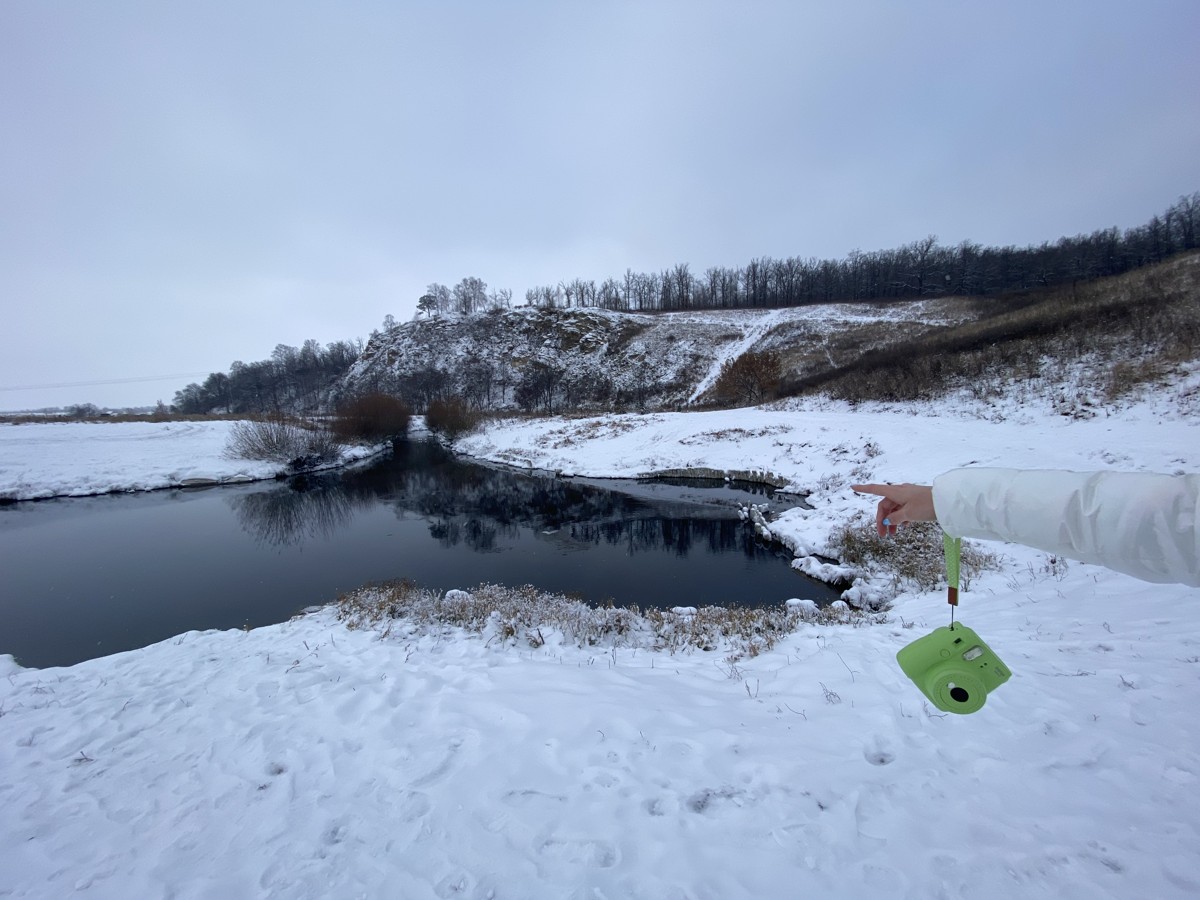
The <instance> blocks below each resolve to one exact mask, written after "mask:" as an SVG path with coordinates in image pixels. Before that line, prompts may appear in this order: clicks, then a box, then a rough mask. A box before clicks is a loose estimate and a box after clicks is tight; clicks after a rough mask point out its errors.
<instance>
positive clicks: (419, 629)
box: [336, 580, 886, 662]
mask: <svg viewBox="0 0 1200 900" xmlns="http://www.w3.org/2000/svg"><path fill="white" fill-rule="evenodd" d="M336 606H337V612H338V619H339V620H340V621H342V622H344V623H345V624H346V626H347V627H349V628H375V629H381V630H382V632H383V633H384V634H385V635H387V634H393V633H395V632H396V631H397V630H401V631H403V632H404V633H406V634H408V635H411V636H418V635H422V634H430V633H438V632H439V631H442V630H445V629H450V628H460V629H462V630H464V631H466V632H468V633H471V634H478V635H481V636H484V637H486V639H487V641H488V642H489V643H491V642H493V641H498V642H501V643H503V644H511V645H514V646H529V647H535V648H536V647H541V646H543V645H545V644H546V643H547V642H550V641H556V640H557V641H561V642H562V643H566V644H573V645H575V646H577V647H605V648H609V647H613V648H615V647H640V648H645V649H649V650H657V651H666V652H668V653H678V652H684V651H690V650H706V651H722V652H724V653H726V654H727V656H726V657H725V659H726V660H727V661H729V662H736V661H737V660H740V659H744V658H746V657H754V656H757V655H758V654H759V653H762V652H763V651H765V650H770V649H771V648H772V647H774V646H775V645H776V644H778V642H779V641H780V640H782V639H783V638H785V637H786V636H787V635H789V634H792V633H793V632H795V631H796V630H797V629H799V628H800V627H801V626H802V625H804V624H806V623H819V624H833V623H838V624H850V625H868V624H876V623H880V622H883V621H886V618H885V617H884V616H881V615H879V614H872V613H864V612H861V611H858V610H854V609H850V608H849V607H847V606H846V604H844V603H839V604H836V605H835V606H834V607H827V608H816V607H813V606H810V605H807V604H801V605H798V606H787V607H783V606H781V607H772V608H750V607H721V606H706V607H700V608H698V609H697V608H693V607H686V608H682V607H680V608H676V609H675V610H663V609H647V610H645V611H642V610H640V609H639V608H637V607H628V608H625V607H615V606H604V607H594V606H589V605H588V604H586V603H584V602H583V601H581V600H577V599H574V598H571V597H567V596H564V595H562V594H553V593H548V592H545V591H541V590H538V589H537V588H535V587H533V586H531V585H524V586H522V587H506V586H504V585H496V584H481V585H479V586H478V587H476V588H473V589H472V590H470V591H458V590H452V591H447V592H446V593H445V594H442V593H440V592H439V591H436V590H432V589H430V588H424V587H421V586H419V585H417V584H414V583H413V582H411V581H408V580H401V581H390V582H384V583H382V584H373V585H367V586H365V587H362V588H358V589H357V590H354V591H351V592H349V593H348V594H344V595H343V596H341V597H339V598H338V599H337V601H336Z"/></svg>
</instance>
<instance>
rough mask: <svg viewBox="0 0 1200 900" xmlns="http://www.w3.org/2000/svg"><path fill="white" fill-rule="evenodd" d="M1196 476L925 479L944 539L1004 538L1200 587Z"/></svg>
mask: <svg viewBox="0 0 1200 900" xmlns="http://www.w3.org/2000/svg"><path fill="white" fill-rule="evenodd" d="M1198 505H1200V475H1156V474H1149V473H1143V472H1066V471H1045V470H1021V469H989V468H977V469H976V468H971V469H955V470H953V471H950V472H947V473H946V474H944V475H940V476H938V477H937V478H936V479H935V480H934V482H933V506H934V510H935V511H936V513H937V519H938V522H939V523H940V524H941V526H942V528H943V529H944V530H945V532H946V533H947V534H949V535H951V536H953V537H974V538H984V539H988V540H999V541H1014V542H1016V543H1020V544H1025V545H1027V546H1030V547H1036V548H1037V549H1039V550H1045V551H1047V552H1049V553H1061V554H1062V555H1063V556H1067V557H1070V558H1072V559H1078V560H1082V561H1083V562H1089V563H1098V564H1100V565H1102V566H1107V567H1108V568H1110V569H1115V570H1117V571H1118V572H1124V573H1126V574H1128V575H1133V576H1135V577H1137V578H1141V579H1144V580H1145V581H1155V582H1182V583H1183V584H1188V585H1192V586H1193V587H1200V532H1198V531H1197V529H1196V509H1197V506H1198Z"/></svg>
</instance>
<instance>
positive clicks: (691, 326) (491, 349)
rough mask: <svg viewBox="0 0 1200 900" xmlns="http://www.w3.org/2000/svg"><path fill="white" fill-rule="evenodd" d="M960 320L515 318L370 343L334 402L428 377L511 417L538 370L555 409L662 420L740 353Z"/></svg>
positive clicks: (918, 313)
mask: <svg viewBox="0 0 1200 900" xmlns="http://www.w3.org/2000/svg"><path fill="white" fill-rule="evenodd" d="M967 315H968V312H967V309H966V307H965V306H964V305H963V304H956V303H955V302H954V301H953V300H949V301H948V300H940V301H919V302H918V301H912V302H905V303H893V304H887V305H881V304H866V303H863V304H826V305H819V306H808V307H799V308H794V309H779V310H765V311H764V310H717V311H705V312H671V313H652V314H651V313H620V312H610V311H606V310H601V309H536V308H528V307H523V308H519V309H513V310H507V311H500V310H496V311H493V312H490V313H484V314H480V315H474V316H461V317H460V316H442V317H437V318H431V319H421V320H418V321H414V322H407V323H404V324H401V325H396V326H394V327H392V328H391V329H389V330H387V331H385V332H381V333H377V334H376V335H375V336H373V337H372V338H371V340H370V342H369V343H368V344H367V347H366V349H365V350H364V351H363V353H362V356H361V357H360V358H359V359H358V361H357V362H356V363H355V364H354V366H353V368H352V369H351V370H350V372H349V374H348V375H347V377H346V379H345V383H344V392H345V393H351V394H352V393H359V392H362V391H366V390H372V389H383V390H393V391H398V392H400V393H405V394H407V395H409V396H412V395H413V394H414V393H417V394H419V393H420V391H421V390H423V389H424V385H426V384H428V383H429V379H430V377H433V378H437V376H436V375H432V374H431V373H432V372H434V371H435V370H436V372H440V373H443V376H442V377H444V378H445V379H447V383H448V384H449V386H450V389H451V390H452V391H453V392H454V393H457V394H460V395H463V396H467V397H470V398H471V399H472V400H473V401H475V402H477V403H478V405H480V406H484V407H486V408H496V409H515V408H516V407H517V406H518V403H517V400H516V397H517V389H518V386H519V385H520V384H521V382H522V380H523V379H524V378H526V376H527V375H528V373H529V372H530V371H531V369H532V368H533V367H535V366H537V365H539V364H540V365H542V366H545V367H548V368H550V369H552V370H554V371H555V372H557V373H558V374H559V375H560V376H561V382H560V384H559V396H560V397H561V405H563V406H564V408H565V407H570V408H579V409H593V410H609V409H651V410H654V409H670V408H676V407H679V406H682V405H685V404H691V403H696V402H699V401H702V400H704V399H705V395H706V393H707V392H708V391H709V389H710V388H711V387H712V385H713V383H714V382H715V380H716V377H717V374H718V373H719V372H720V369H721V365H722V363H724V362H725V361H727V360H729V359H732V358H734V357H736V356H738V355H740V354H742V353H746V352H748V351H761V350H772V351H778V352H782V353H784V354H785V355H788V356H789V357H790V358H792V359H793V360H795V361H797V362H799V361H801V360H802V359H803V358H804V357H805V356H806V355H808V354H817V355H818V356H820V357H821V358H822V359H824V358H825V354H826V353H827V351H826V350H825V349H824V348H825V347H826V345H827V344H828V342H829V341H830V340H831V339H833V338H835V337H836V336H838V335H839V334H842V333H845V332H847V331H850V330H853V329H861V328H862V327H863V326H864V325H872V324H875V323H887V324H889V325H891V326H895V327H900V326H907V327H918V328H925V327H931V326H936V325H940V324H948V323H951V322H955V321H959V320H961V319H962V318H963V317H965V316H967ZM894 333H895V332H894V331H892V332H891V334H893V335H894ZM886 334H887V333H886V332H885V333H882V334H881V335H880V339H881V340H882V339H883V338H884V337H885V336H886ZM868 346H869V344H868Z"/></svg>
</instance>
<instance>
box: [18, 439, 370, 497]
mask: <svg viewBox="0 0 1200 900" xmlns="http://www.w3.org/2000/svg"><path fill="white" fill-rule="evenodd" d="M234 424H236V423H234V422H124V423H115V422H97V423H84V422H45V423H41V422H39V423H33V424H24V425H0V497H2V498H7V499H10V500H37V499H42V498H46V497H57V496H62V497H82V496H86V495H88V494H106V493H111V492H114V491H149V490H156V489H159V488H168V487H179V486H180V485H181V484H184V483H187V482H188V481H192V480H197V481H212V482H218V483H229V482H237V481H257V480H261V479H267V478H274V477H275V474H276V473H277V472H279V471H280V469H281V466H280V465H279V464H278V463H270V462H262V461H255V460H245V459H227V458H226V457H225V456H224V451H225V447H226V445H227V443H228V441H229V434H230V430H231V429H232V428H233V426H234ZM371 452H373V451H371V450H369V449H368V448H365V447H349V448H347V449H346V450H345V451H344V453H343V462H351V461H354V460H357V459H361V458H363V457H365V456H367V455H369V454H370V453H371Z"/></svg>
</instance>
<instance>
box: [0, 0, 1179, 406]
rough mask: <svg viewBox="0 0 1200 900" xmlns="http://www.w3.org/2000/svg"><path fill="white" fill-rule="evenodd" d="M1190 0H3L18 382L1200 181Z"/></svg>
mask: <svg viewBox="0 0 1200 900" xmlns="http://www.w3.org/2000/svg"><path fill="white" fill-rule="evenodd" d="M1198 35H1200V4H1197V3H1195V2H1194V0H1181V2H1170V0H1145V2H1140V3H1136V4H1135V3H1131V2H1125V3H1119V2H1110V0H1063V2H1056V3H1052V4H1046V3H1042V2H1025V0H1015V2H1005V3H1003V4H997V3H990V2H989V3H984V2H980V3H974V2H948V0H942V2H933V0H913V2H906V3H903V4H899V3H890V2H887V3H885V2H866V0H864V2H855V3H846V2H799V0H792V2H756V0H739V2H736V3H734V2H728V3H716V2H704V0H689V2H682V0H672V2H655V0H639V2H588V3H584V2H568V0H545V2H522V0H513V2H503V3H501V2H491V3H487V2H467V0H448V2H439V3H433V2H429V3H417V2H403V0H394V2H377V3H372V2H345V3H333V2H330V3H317V2H299V3H282V2H258V3H242V2H226V0H209V2H205V3H178V4H175V3H172V4H163V3H158V2H130V0H110V2H106V3H103V4H98V3H93V2H80V0H74V2H73V0H62V2H48V3H42V2H24V0H8V2H4V3H2V4H0V134H2V135H3V138H2V139H0V304H2V307H0V323H2V327H3V332H2V333H3V335H4V338H3V348H4V352H3V354H0V410H19V409H32V408H40V407H46V406H59V405H66V404H73V403H84V402H89V403H95V404H97V405H100V406H111V407H120V406H130V405H149V404H153V403H155V402H156V401H157V400H160V399H161V400H164V401H165V402H167V403H170V401H171V399H172V398H173V396H174V393H175V392H176V391H177V390H179V389H180V388H182V387H183V386H184V385H185V384H187V383H188V382H191V381H200V380H203V377H204V376H205V375H206V374H207V373H209V372H213V371H222V372H223V371H227V370H228V369H229V366H230V364H231V363H233V362H234V361H235V360H240V361H243V362H252V361H256V360H261V359H266V358H268V357H269V356H270V355H271V352H272V350H273V349H274V348H275V346H276V345H277V344H288V345H292V346H299V345H300V344H302V343H303V342H304V341H305V340H306V339H310V338H311V339H315V340H317V341H318V342H319V343H321V344H327V343H330V342H332V341H337V340H352V339H356V338H363V339H366V338H367V337H368V336H369V334H370V332H371V331H372V330H373V329H375V328H378V327H380V325H381V323H382V321H383V319H384V317H385V316H387V315H392V316H394V317H395V318H396V319H397V320H400V321H404V320H407V319H410V318H412V317H413V314H414V312H415V308H416V301H417V299H418V298H419V297H420V296H421V294H423V293H424V292H425V287H426V285H428V284H430V283H431V282H439V283H443V284H447V285H450V286H453V285H454V284H456V283H457V282H458V281H460V280H461V279H462V278H464V277H468V276H475V277H479V278H481V279H483V280H484V281H485V282H486V283H487V284H488V286H489V287H490V288H493V289H500V288H507V289H509V290H511V291H512V292H513V295H514V298H515V299H516V300H518V301H519V300H521V299H522V298H523V297H524V295H525V291H526V290H527V289H529V288H531V287H534V286H537V285H543V284H555V283H558V282H559V281H564V280H570V279H573V278H576V277H579V278H585V279H594V280H596V281H601V280H603V279H604V278H606V277H609V276H614V277H616V276H620V275H621V274H622V273H624V272H625V270H626V269H633V270H634V271H660V270H662V269H664V268H667V267H670V266H674V265H676V264H678V263H688V264H689V265H690V266H691V268H692V271H693V272H697V273H699V272H703V271H704V270H705V269H706V268H708V267H710V266H741V265H744V264H745V263H746V262H748V261H749V260H750V259H752V258H755V257H761V256H772V257H788V256H800V257H805V258H808V257H817V258H842V257H844V256H845V255H846V254H848V253H849V252H850V251H852V250H855V249H861V250H875V249H883V248H891V247H896V246H899V245H902V244H905V243H907V242H909V241H912V240H916V239H918V238H921V237H924V236H926V235H929V234H933V235H936V236H937V237H938V238H939V240H940V241H941V242H943V243H946V244H956V243H958V242H960V241H963V240H973V241H976V242H979V243H981V244H985V245H1008V244H1013V245H1019V246H1023V245H1028V244H1038V243H1041V242H1042V241H1047V240H1050V241H1052V240H1055V239H1057V238H1058V237H1061V236H1063V235H1074V234H1080V233H1087V232H1091V231H1093V230H1095V229H1098V228H1108V227H1113V226H1115V227H1118V228H1122V229H1123V228H1128V227H1134V226H1137V225H1141V224H1143V223H1145V222H1146V221H1147V220H1148V219H1149V218H1150V217H1151V216H1153V215H1155V214H1158V213H1161V212H1162V211H1163V210H1165V209H1166V207H1168V206H1169V205H1170V204H1171V203H1173V202H1174V201H1175V200H1176V199H1177V198H1178V197H1179V196H1180V195H1182V194H1190V193H1192V192H1193V191H1196V190H1200V100H1198V98H1200V54H1197V53H1196V52H1195V42H1196V38H1197V36H1198Z"/></svg>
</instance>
